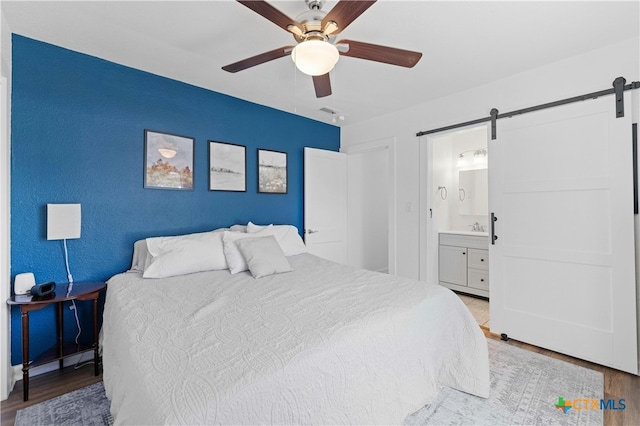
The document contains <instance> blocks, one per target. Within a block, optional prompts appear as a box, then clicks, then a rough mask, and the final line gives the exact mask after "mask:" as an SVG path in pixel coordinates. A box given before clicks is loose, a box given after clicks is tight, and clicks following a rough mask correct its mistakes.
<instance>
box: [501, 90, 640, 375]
mask: <svg viewBox="0 0 640 426" xmlns="http://www.w3.org/2000/svg"><path fill="white" fill-rule="evenodd" d="M629 97H630V96H625V101H626V104H625V111H627V114H626V116H625V117H624V118H616V117H615V110H614V100H613V99H612V97H611V96H606V97H603V98H600V99H596V100H589V101H584V102H578V103H573V104H568V105H564V106H560V107H555V108H550V109H545V110H541V111H536V112H533V113H528V114H524V115H520V116H516V117H513V118H509V119H502V120H500V121H498V126H497V139H496V140H493V141H490V142H489V161H490V164H489V207H490V211H491V212H494V213H495V216H496V217H497V221H496V222H494V225H495V234H496V235H497V236H498V239H497V240H496V241H495V245H490V255H489V258H490V262H491V263H490V268H489V270H490V276H491V277H490V282H491V289H490V292H491V293H490V294H491V306H490V310H491V330H492V331H493V332H496V333H506V334H507V335H508V336H509V337H512V338H514V339H517V340H521V341H525V342H529V343H532V344H535V345H537V346H540V347H544V348H548V349H552V350H555V351H557V352H561V353H565V354H569V355H572V356H575V357H578V358H582V359H586V360H590V361H593V362H596V363H599V364H603V365H607V366H611V367H614V368H617V369H620V370H624V371H628V372H631V373H635V374H637V370H638V358H637V334H636V327H637V318H636V283H635V276H634V269H635V247H634V232H633V221H634V218H633V189H632V161H631V158H632V142H631V128H632V126H631V119H630V115H631V108H630V103H629V99H628V98H629ZM490 226H491V225H490Z"/></svg>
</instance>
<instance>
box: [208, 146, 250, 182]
mask: <svg viewBox="0 0 640 426" xmlns="http://www.w3.org/2000/svg"><path fill="white" fill-rule="evenodd" d="M246 190H247V148H246V147H245V146H242V145H235V144H231V143H223V142H215V141H209V191H238V192H244V191H246Z"/></svg>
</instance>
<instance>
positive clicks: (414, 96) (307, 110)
mask: <svg viewBox="0 0 640 426" xmlns="http://www.w3.org/2000/svg"><path fill="white" fill-rule="evenodd" d="M335 3H336V2H335V1H328V2H327V3H326V4H325V6H324V7H323V10H329V9H330V8H331V7H333V5H335ZM271 4H273V5H274V6H275V7H276V8H278V9H279V10H281V11H282V12H284V13H285V14H287V15H288V16H290V17H291V18H295V17H296V16H297V15H298V14H300V13H302V12H304V11H305V10H307V9H306V5H305V4H304V1H303V0H295V1H293V0H292V1H272V2H271ZM639 5H640V2H638V1H637V0H636V1H623V2H614V1H587V2H578V1H569V2H559V1H542V2H531V1H497V2H485V1H394V0H380V1H378V2H377V3H376V4H374V5H373V6H372V7H371V8H370V9H368V10H367V11H366V12H364V13H363V14H362V15H361V16H360V17H359V18H358V19H357V20H355V21H354V22H353V24H351V25H350V26H349V27H348V28H347V29H346V30H345V31H344V32H343V33H342V34H340V35H339V36H338V39H342V38H345V39H346V38H348V39H352V40H357V41H364V42H369V43H375V44H382V45H388V46H392V47H399V48H404V49H409V50H416V51H420V52H422V53H423V57H422V59H421V60H420V62H419V63H418V65H416V67H414V68H412V69H406V68H401V67H395V66H391V65H385V64H379V63H375V62H371V61H365V60H361V59H355V58H348V57H341V59H340V61H339V62H338V64H337V66H336V68H335V70H334V71H333V72H332V75H331V78H332V87H333V95H332V96H329V97H326V98H322V99H317V98H316V97H315V94H314V91H313V85H312V82H311V77H309V76H306V75H304V74H301V73H299V72H296V71H295V67H294V65H293V62H292V61H291V60H290V59H289V58H286V57H285V58H281V59H277V60H275V61H272V62H268V63H266V64H262V65H259V66H257V67H254V68H250V69H247V70H244V71H241V72H238V73H236V74H230V73H227V72H225V71H222V70H221V67H222V66H223V65H227V64H229V63H232V62H236V61H238V60H240V59H244V58H246V57H249V56H253V55H256V54H258V53H262V52H265V51H268V50H272V49H275V48H277V47H281V46H285V45H290V44H293V43H294V40H293V38H292V36H291V34H289V33H287V32H286V31H284V30H282V29H281V28H279V27H277V26H276V25H275V24H273V23H271V22H270V21H267V20H266V19H264V18H262V17H261V16H259V15H257V14H256V13H255V12H253V11H251V10H249V9H248V8H246V7H244V6H243V5H241V4H239V3H236V2H234V1H231V0H227V1H194V2H188V1H139V2H138V1H121V2H114V1H106V2H101V1H87V2H78V1H44V2H30V1H2V2H1V7H2V12H3V14H4V16H5V19H6V21H7V22H8V24H9V27H10V28H11V30H12V32H14V33H17V34H21V35H24V36H27V37H31V38H34V39H37V40H42V41H46V42H49V43H52V44H55V45H58V46H62V47H66V48H69V49H72V50H76V51H79V52H83V53H86V54H90V55H93V56H97V57H100V58H103V59H107V60H109V61H113V62H116V63H119V64H123V65H127V66H131V67H134V68H138V69H141V70H145V71H149V72H152V73H154V74H158V75H162V76H165V77H169V78H172V79H176V80H181V81H184V82H187V83H190V84H193V85H196V86H200V87H204V88H207V89H211V90H214V91H216V92H221V93H225V94H228V95H232V96H236V97H239V98H242V99H246V100H249V101H252V102H256V103H258V104H262V105H267V106H270V107H273V108H277V109H280V110H284V111H289V112H294V113H296V114H299V115H302V116H306V117H309V118H312V119H316V120H320V121H325V122H331V116H330V115H328V114H326V113H323V112H321V111H319V109H320V108H322V107H328V108H331V109H333V110H338V111H339V112H340V113H341V114H343V115H344V116H345V120H344V121H338V123H337V124H338V125H343V124H350V123H355V122H358V121H362V120H366V119H369V118H373V117H376V116H380V115H383V114H386V113H389V112H392V111H397V110H401V109H404V108H407V107H410V106H413V105H416V104H420V103H423V102H427V101H429V100H432V99H435V98H439V97H442V96H446V95H448V94H451V93H454V92H458V91H462V90H466V89H469V88H472V87H475V86H478V85H481V84H485V83H488V82H491V81H494V80H497V79H500V78H502V77H505V76H508V75H512V74H515V73H518V72H521V71H525V70H528V69H531V68H535V67H537V66H540V65H543V64H547V63H550V62H554V61H558V60H560V59H562V58H565V57H568V56H573V55H576V54H580V53H583V52H586V51H589V50H592V49H596V48H599V47H602V46H606V45H608V44H612V43H615V42H617V41H619V40H624V39H628V38H632V37H637V36H638V34H639V32H640V25H639V15H640V8H639Z"/></svg>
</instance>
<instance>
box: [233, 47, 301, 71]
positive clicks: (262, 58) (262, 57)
mask: <svg viewBox="0 0 640 426" xmlns="http://www.w3.org/2000/svg"><path fill="white" fill-rule="evenodd" d="M292 49H293V46H284V47H280V48H278V49H274V50H270V51H269V52H264V53H261V54H259V55H256V56H252V57H250V58H247V59H243V60H241V61H238V62H234V63H233V64H229V65H225V66H224V67H222V69H223V70H225V71H228V72H238V71H242V70H246V69H247V68H251V67H255V66H256V65H260V64H264V63H265V62H269V61H273V60H274V59H278V58H282V57H283V56H288V55H290V54H291V50H292Z"/></svg>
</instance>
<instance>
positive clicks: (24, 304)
mask: <svg viewBox="0 0 640 426" xmlns="http://www.w3.org/2000/svg"><path fill="white" fill-rule="evenodd" d="M106 286H107V285H106V284H105V283H104V282H102V281H87V282H75V283H73V286H72V288H71V291H70V292H68V284H57V285H56V291H55V293H53V294H51V295H49V296H45V297H32V296H29V295H19V296H12V297H11V298H10V299H9V300H7V303H8V304H9V305H17V306H20V312H21V313H22V379H23V381H24V386H23V388H24V400H25V401H28V400H29V369H30V368H32V367H35V366H37V365H42V364H46V363H48V362H51V361H56V360H58V361H59V362H60V369H61V370H62V368H63V359H64V358H67V357H70V356H72V355H76V354H79V353H81V352H87V351H90V350H93V363H94V374H95V375H96V376H97V375H98V374H99V365H98V362H99V354H98V297H99V296H100V293H101V292H102V290H104V289H105V287H106ZM67 300H93V336H94V339H93V345H91V346H87V345H80V344H78V345H77V344H75V343H64V338H63V326H62V312H63V306H62V305H63V303H62V302H65V301H67ZM52 303H55V304H57V305H58V315H57V321H56V330H57V334H58V344H57V345H56V346H55V347H53V348H52V349H50V350H48V351H46V352H45V353H44V354H42V355H40V356H38V357H36V358H35V359H34V360H33V362H31V363H29V312H31V311H36V310H38V309H42V308H44V307H45V306H49V305H51V304H52Z"/></svg>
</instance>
